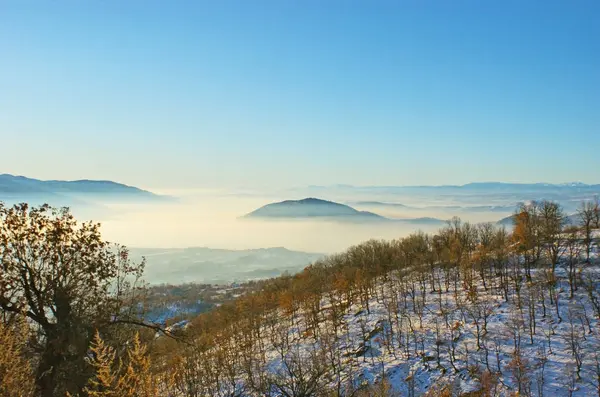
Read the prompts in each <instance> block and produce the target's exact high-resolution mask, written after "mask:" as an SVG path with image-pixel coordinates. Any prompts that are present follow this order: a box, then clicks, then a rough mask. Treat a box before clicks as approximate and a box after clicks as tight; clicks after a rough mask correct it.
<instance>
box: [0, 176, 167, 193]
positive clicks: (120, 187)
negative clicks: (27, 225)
mask: <svg viewBox="0 0 600 397" xmlns="http://www.w3.org/2000/svg"><path fill="white" fill-rule="evenodd" d="M0 193H118V194H133V195H145V196H156V195H155V194H154V193H151V192H149V191H147V190H143V189H140V188H137V187H134V186H129V185H125V184H122V183H117V182H113V181H107V180H90V179H81V180H75V181H61V180H40V179H34V178H27V177H25V176H16V175H11V174H0Z"/></svg>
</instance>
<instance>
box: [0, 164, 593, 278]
mask: <svg viewBox="0 0 600 397" xmlns="http://www.w3.org/2000/svg"><path fill="white" fill-rule="evenodd" d="M3 178H4V184H5V186H4V188H5V190H6V191H8V192H11V194H10V195H7V193H5V196H4V197H0V200H3V201H4V202H5V203H6V204H14V203H17V202H21V201H23V202H29V203H30V204H32V205H39V204H42V203H48V204H50V205H52V206H55V207H62V206H68V207H70V209H71V211H72V212H73V213H74V215H75V216H76V217H77V218H78V219H79V220H81V221H87V220H93V221H97V222H100V223H101V224H102V227H101V230H102V234H103V238H104V239H106V240H108V241H110V242H114V243H119V244H123V245H126V246H127V247H129V248H130V249H131V254H132V257H133V258H135V259H141V258H142V257H145V258H146V260H147V265H146V272H145V279H146V281H148V282H150V283H153V284H159V283H172V284H178V283H186V282H196V283H231V282H234V281H245V280H250V279H261V278H267V277H274V276H277V275H279V274H281V273H283V272H288V273H295V272H297V271H300V270H301V269H303V268H304V267H305V266H306V265H308V264H309V263H312V262H314V261H315V260H318V259H319V258H322V257H323V256H324V255H327V254H332V253H338V252H343V251H345V250H346V249H347V248H348V247H350V246H352V245H356V244H359V243H361V242H364V241H366V240H370V239H386V240H391V239H397V238H401V237H404V236H406V235H408V234H410V233H413V232H416V231H419V230H420V231H423V232H428V233H429V232H434V231H436V230H438V229H439V228H441V227H443V226H444V225H445V223H446V221H447V220H449V219H451V218H452V217H454V216H457V217H460V218H461V219H462V220H463V221H469V222H472V223H479V222H492V223H497V222H499V221H501V220H504V221H503V223H502V224H503V225H507V226H510V218H508V220H509V222H508V223H507V222H506V220H507V217H510V216H511V215H512V214H513V213H514V211H515V209H516V207H517V205H518V204H519V203H523V202H527V201H530V200H540V199H551V200H555V201H557V202H559V203H560V204H561V205H562V207H563V208H564V210H565V213H566V214H567V215H571V214H574V213H575V212H576V208H577V206H578V205H579V204H580V203H581V201H582V200H589V199H591V198H593V197H594V196H595V195H597V194H598V193H600V188H599V186H598V185H583V184H568V185H547V184H504V183H481V184H469V185H463V186H417V187H394V186H392V187H385V186H382V187H377V186H376V187H356V186H347V185H334V186H311V187H304V188H297V189H278V190H275V189H272V190H268V189H263V190H249V189H247V190H223V189H221V190H216V189H213V190H209V189H203V190H201V189H196V190H194V189H187V190H165V191H162V190H159V189H149V191H145V190H140V189H138V188H134V187H129V186H126V185H120V184H115V183H114V182H94V181H75V182H59V181H58V182H57V181H48V182H44V181H37V180H32V179H28V178H23V177H14V176H10V175H5V176H3ZM107 184H108V185H107ZM107 186H109V187H110V189H107ZM25 187H26V188H27V189H28V190H25ZM41 187H43V189H42V188H41ZM32 190H35V191H36V192H37V193H36V194H35V195H33V194H32V193H31V191H32ZM50 193H51V194H50ZM307 198H310V199H307ZM315 205H316V206H317V207H318V208H316V207H314V206H315ZM273 206H279V207H277V210H275V212H273V211H274V207H273ZM299 208H300V209H301V210H300V211H299V210H298V209H299ZM306 208H309V210H306ZM314 210H317V212H311V211H314ZM340 210H341V211H342V212H339V211H340ZM307 211H308V212H307ZM330 211H332V212H331V214H332V215H335V214H337V215H340V214H349V215H356V216H354V217H353V216H349V217H348V216H329V217H328V216H322V215H323V214H325V215H327V214H329V212H330ZM254 214H256V215H261V214H262V216H251V215H254ZM315 214H320V215H319V216H314V215H315ZM265 215H266V216H265ZM273 215H275V216H273Z"/></svg>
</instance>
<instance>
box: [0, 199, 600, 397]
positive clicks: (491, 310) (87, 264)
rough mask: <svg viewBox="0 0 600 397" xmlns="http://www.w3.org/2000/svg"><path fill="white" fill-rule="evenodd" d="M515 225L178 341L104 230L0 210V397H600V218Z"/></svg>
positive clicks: (296, 280) (323, 266) (279, 298)
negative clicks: (150, 312) (148, 310)
mask: <svg viewBox="0 0 600 397" xmlns="http://www.w3.org/2000/svg"><path fill="white" fill-rule="evenodd" d="M513 219H514V228H513V229H512V230H506V229H505V228H499V227H496V226H494V225H492V224H490V223H483V224H476V225H475V224H471V223H468V222H462V221H461V220H460V219H458V218H454V219H452V220H450V221H449V222H448V224H447V225H446V226H445V227H443V228H441V229H440V230H439V231H438V232H437V233H435V234H425V233H420V232H417V233H414V234H412V235H410V236H408V237H405V238H401V239H398V240H393V241H375V240H372V241H367V242H365V243H362V244H359V245H357V246H354V247H351V248H349V249H348V250H347V251H346V252H344V253H342V254H338V255H332V256H329V257H327V258H325V259H323V260H321V261H318V262H316V263H314V264H312V265H310V266H308V267H307V268H306V269H305V270H304V271H302V272H300V273H298V274H296V275H293V276H282V277H278V278H274V279H271V280H268V281H264V282H262V283H258V284H257V286H256V288H254V291H253V292H248V293H247V294H245V295H244V296H242V297H240V298H237V299H235V300H234V301H232V302H229V303H226V304H223V305H222V306H220V307H218V308H216V309H214V310H212V311H210V312H208V313H204V314H202V315H200V316H198V317H197V318H195V319H194V320H193V321H191V322H190V323H189V324H188V325H187V327H186V328H185V329H183V330H179V331H173V332H169V331H168V330H164V329H161V327H160V326H158V325H156V324H150V323H146V322H144V321H143V318H144V317H143V313H142V312H141V309H140V308H141V307H143V304H141V303H142V302H143V300H144V294H145V289H144V287H143V285H141V284H140V283H139V280H140V277H141V276H142V272H143V263H140V264H134V263H131V261H130V260H129V258H128V255H127V251H126V249H124V248H122V247H120V248H119V249H117V250H115V249H114V247H111V246H110V245H109V244H108V243H106V242H104V241H103V240H102V239H101V237H100V233H99V226H98V225H97V224H92V223H86V224H78V223H77V222H76V221H75V220H74V219H73V217H72V216H71V215H70V214H69V213H68V211H66V210H55V209H51V208H49V207H47V206H44V207H40V208H29V207H27V206H26V205H20V206H15V207H13V208H6V207H2V206H0V258H1V266H2V269H1V270H2V273H0V314H1V319H2V321H1V323H0V341H2V343H1V344H0V395H3V396H4V395H6V396H34V395H36V396H37V395H39V396H44V397H50V396H64V395H66V394H67V393H68V394H69V395H72V396H76V395H79V396H88V395H89V396H155V395H160V396H189V397H196V396H231V397H234V396H296V397H300V396H360V395H381V396H383V395H392V394H393V393H401V394H402V395H418V394H425V393H428V394H429V395H432V396H433V395H436V396H437V395H443V394H446V395H459V394H467V393H470V394H471V395H481V396H494V395H510V394H514V395H516V394H518V395H526V396H527V395H531V396H533V395H537V396H543V395H573V393H577V392H578V391H583V392H585V393H589V392H591V391H593V393H594V394H597V395H599V396H600V355H599V354H600V353H599V352H600V337H599V336H598V330H597V328H598V327H597V324H598V321H599V320H600V284H599V283H598V281H599V277H598V269H597V263H596V258H597V248H598V241H597V239H598V233H597V231H596V229H598V227H599V226H600V207H599V205H598V202H597V201H595V202H584V203H582V205H581V207H580V209H579V211H578V219H579V224H578V225H575V226H573V225H567V222H566V219H567V217H566V214H565V213H564V212H563V210H562V208H561V207H560V205H558V204H557V203H554V202H551V201H541V202H533V203H530V204H527V205H522V206H520V207H519V208H517V210H516V211H515V215H514V218H513ZM565 365H566V366H565ZM560 367H562V368H563V370H562V372H560V373H559V371H558V368H560ZM565 368H566V369H569V370H568V371H566V370H565ZM559 375H560V376H559Z"/></svg>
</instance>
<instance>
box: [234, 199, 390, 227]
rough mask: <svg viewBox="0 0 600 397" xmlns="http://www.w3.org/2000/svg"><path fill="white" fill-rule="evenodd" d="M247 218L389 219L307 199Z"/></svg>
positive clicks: (273, 206) (276, 205)
mask: <svg viewBox="0 0 600 397" xmlns="http://www.w3.org/2000/svg"><path fill="white" fill-rule="evenodd" d="M244 217H245V218H295V219H301V218H313V219H314V218H334V219H338V220H350V221H352V220H356V221H365V220H374V221H381V220H387V218H385V217H383V216H381V215H377V214H375V213H373V212H368V211H358V210H356V209H354V208H352V207H350V206H348V205H345V204H340V203H336V202H333V201H328V200H323V199H318V198H314V197H307V198H304V199H300V200H285V201H280V202H277V203H271V204H267V205H265V206H263V207H260V208H258V209H256V210H254V211H252V212H250V213H249V214H247V215H245V216H244Z"/></svg>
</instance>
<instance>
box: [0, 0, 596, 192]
mask: <svg viewBox="0 0 600 397" xmlns="http://www.w3.org/2000/svg"><path fill="white" fill-rule="evenodd" d="M0 134H1V143H0V145H1V149H2V151H1V152H0V173H1V172H8V173H15V174H24V175H27V176H32V177H38V178H43V179H50V178H52V179H78V178H93V179H112V180H117V181H121V182H125V183H130V184H134V185H140V186H144V187H202V186H213V187H214V186H293V185H296V186H297V185H307V184H334V183H349V184H357V185H380V184H385V185H413V184H419V185H425V184H454V183H457V184H460V183H467V182H471V181H490V180H501V181H510V182H533V181H545V182H565V181H572V180H579V181H584V182H588V183H598V182H600V174H599V170H600V2H598V1H595V0H594V1H526V2H523V1H501V2H491V1H488V2H485V1H484V2H482V1H460V0H458V1H452V2H450V1H416V0H415V1H389V2H388V1H352V0H327V1H311V0H306V1H291V0H289V1H286V0H284V1H281V0H273V1H261V0H257V1H227V0H220V1H189V2H184V1H148V0H144V1H141V0H140V1H135V0H128V1H116V0H113V1H75V0H73V1H41V0H40V1H27V0H25V1H17V0H7V1H2V2H0Z"/></svg>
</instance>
